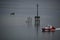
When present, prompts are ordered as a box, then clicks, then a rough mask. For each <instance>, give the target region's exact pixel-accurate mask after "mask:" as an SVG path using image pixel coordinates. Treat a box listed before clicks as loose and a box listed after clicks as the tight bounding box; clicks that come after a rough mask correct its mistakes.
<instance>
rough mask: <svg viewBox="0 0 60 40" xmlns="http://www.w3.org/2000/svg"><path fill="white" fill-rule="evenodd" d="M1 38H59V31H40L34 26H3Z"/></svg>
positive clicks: (20, 39)
mask: <svg viewBox="0 0 60 40" xmlns="http://www.w3.org/2000/svg"><path fill="white" fill-rule="evenodd" d="M0 33H1V40H60V31H55V32H41V31H40V27H38V30H37V27H36V26H27V25H22V26H3V27H1V32H0Z"/></svg>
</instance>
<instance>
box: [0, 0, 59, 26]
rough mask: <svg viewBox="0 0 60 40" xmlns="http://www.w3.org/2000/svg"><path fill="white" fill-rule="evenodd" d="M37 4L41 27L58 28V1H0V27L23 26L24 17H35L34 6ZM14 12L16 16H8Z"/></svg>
mask: <svg viewBox="0 0 60 40" xmlns="http://www.w3.org/2000/svg"><path fill="white" fill-rule="evenodd" d="M37 2H38V4H39V16H40V17H41V18H40V20H41V25H47V24H50V25H55V26H56V27H58V26H60V18H59V17H60V0H37V1H36V0H0V17H1V20H0V21H1V25H15V24H16V25H20V24H24V22H25V20H26V17H28V16H31V17H32V18H33V24H34V16H35V15H36V13H37V12H36V4H37ZM12 12H15V14H16V15H14V16H10V13H12Z"/></svg>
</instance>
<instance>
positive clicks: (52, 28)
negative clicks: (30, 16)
mask: <svg viewBox="0 0 60 40" xmlns="http://www.w3.org/2000/svg"><path fill="white" fill-rule="evenodd" d="M55 29H56V28H55V27H54V26H47V27H44V28H42V32H55Z"/></svg>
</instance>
